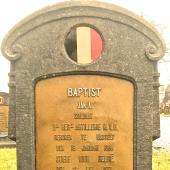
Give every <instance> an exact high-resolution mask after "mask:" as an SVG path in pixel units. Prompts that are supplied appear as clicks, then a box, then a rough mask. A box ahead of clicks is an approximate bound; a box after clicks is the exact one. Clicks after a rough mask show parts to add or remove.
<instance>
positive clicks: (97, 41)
mask: <svg viewBox="0 0 170 170" xmlns="http://www.w3.org/2000/svg"><path fill="white" fill-rule="evenodd" d="M65 46H66V51H67V53H68V55H69V57H70V58H71V59H72V60H74V61H76V62H77V63H80V64H88V63H91V62H93V61H95V60H97V59H98V58H99V57H100V55H101V52H102V48H103V43H102V38H101V36H100V34H99V33H98V32H97V31H96V30H94V29H92V28H90V27H77V28H74V30H72V31H71V32H70V33H69V35H68V36H67V39H66V42H65Z"/></svg>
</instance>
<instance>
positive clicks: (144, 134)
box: [2, 1, 165, 170]
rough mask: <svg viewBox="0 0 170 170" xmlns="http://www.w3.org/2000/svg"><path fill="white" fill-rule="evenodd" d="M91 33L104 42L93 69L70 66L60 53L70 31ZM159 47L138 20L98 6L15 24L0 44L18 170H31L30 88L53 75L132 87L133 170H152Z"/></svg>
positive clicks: (46, 13) (54, 10)
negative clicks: (6, 63)
mask: <svg viewBox="0 0 170 170" xmlns="http://www.w3.org/2000/svg"><path fill="white" fill-rule="evenodd" d="M80 25H86V26H90V27H92V28H95V29H97V30H98V31H99V32H100V33H101V35H102V37H103V41H104V48H103V52H102V56H101V58H100V59H99V60H97V61H96V62H94V63H91V64H86V65H81V64H77V63H75V62H72V61H71V60H70V59H69V58H68V54H67V52H66V50H65V46H64V43H65V39H66V36H67V35H68V33H69V32H70V30H71V28H73V27H75V26H80ZM164 51H165V46H164V43H163V41H162V40H161V38H160V36H159V34H158V33H157V31H156V30H155V29H154V28H153V27H152V26H151V25H150V24H149V23H147V22H146V21H144V20H143V19H142V18H140V17H138V16H136V15H134V14H133V13H131V12H129V11H127V10H125V9H122V8H120V7H118V6H115V5H111V4H106V3H101V2H85V1H80V2H78V1H77V2H64V3H61V4H56V5H54V6H49V7H47V8H44V9H42V10H40V11H38V12H36V13H34V14H32V15H30V16H29V17H27V18H25V19H24V20H23V21H21V22H20V23H19V24H17V25H16V26H15V27H14V28H13V29H12V30H11V31H10V32H9V33H8V35H7V36H6V37H5V39H4V41H3V43H2V53H3V55H4V56H5V57H6V58H7V59H8V60H10V61H11V70H10V73H9V77H10V81H9V88H10V92H9V95H10V99H9V101H10V105H9V110H10V113H9V137H10V138H11V139H13V140H16V143H17V166H18V170H35V159H36V158H35V155H36V151H35V140H36V139H35V114H36V113H35V84H36V83H35V82H37V81H39V80H45V79H47V78H50V77H51V78H52V77H56V76H58V75H60V76H62V75H82V74H83V75H87V76H88V75H91V74H94V75H106V76H107V75H110V76H112V77H118V78H121V79H125V80H129V81H131V82H133V84H134V86H135V100H134V113H133V114H134V116H133V117H134V124H133V126H134V130H133V135H134V142H133V147H134V151H133V152H134V154H133V164H134V165H133V166H134V169H135V170H150V169H152V141H153V140H154V139H156V138H158V137H159V135H160V127H159V105H158V104H159V93H158V88H159V82H158V78H159V74H158V71H157V61H158V60H159V59H161V57H163V55H164Z"/></svg>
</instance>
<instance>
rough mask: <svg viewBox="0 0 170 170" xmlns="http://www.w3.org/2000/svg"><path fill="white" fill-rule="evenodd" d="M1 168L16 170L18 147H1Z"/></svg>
mask: <svg viewBox="0 0 170 170" xmlns="http://www.w3.org/2000/svg"><path fill="white" fill-rule="evenodd" d="M0 170H16V149H14V148H3V149H0Z"/></svg>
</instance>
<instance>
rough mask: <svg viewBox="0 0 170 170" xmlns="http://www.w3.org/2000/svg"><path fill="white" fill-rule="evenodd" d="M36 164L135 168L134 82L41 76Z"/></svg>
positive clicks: (62, 169)
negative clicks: (44, 77)
mask: <svg viewBox="0 0 170 170" xmlns="http://www.w3.org/2000/svg"><path fill="white" fill-rule="evenodd" d="M35 97H36V115H35V121H36V170H132V169H133V110H134V86H133V84H132V83H131V82H130V81H127V80H123V79H119V78H114V77H110V76H103V75H67V76H58V77H54V78H49V79H45V80H41V81H39V82H38V83H37V84H36V87H35Z"/></svg>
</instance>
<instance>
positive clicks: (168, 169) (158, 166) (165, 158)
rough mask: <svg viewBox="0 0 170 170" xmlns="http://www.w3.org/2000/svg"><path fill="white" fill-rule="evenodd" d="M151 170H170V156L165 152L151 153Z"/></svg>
mask: <svg viewBox="0 0 170 170" xmlns="http://www.w3.org/2000/svg"><path fill="white" fill-rule="evenodd" d="M152 162H153V167H152V169H153V170H170V154H169V153H168V152H166V151H155V150H154V151H153V157H152Z"/></svg>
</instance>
